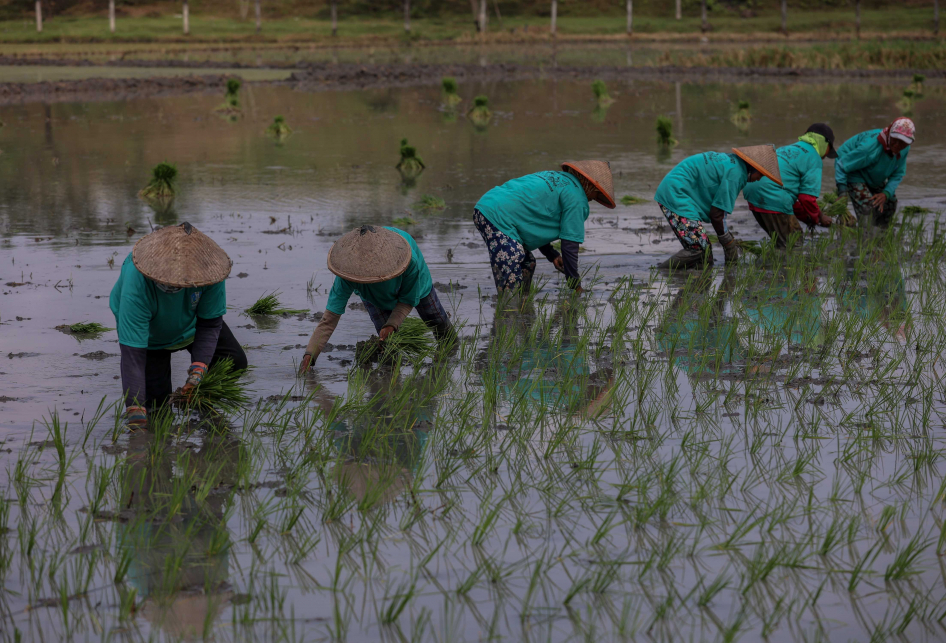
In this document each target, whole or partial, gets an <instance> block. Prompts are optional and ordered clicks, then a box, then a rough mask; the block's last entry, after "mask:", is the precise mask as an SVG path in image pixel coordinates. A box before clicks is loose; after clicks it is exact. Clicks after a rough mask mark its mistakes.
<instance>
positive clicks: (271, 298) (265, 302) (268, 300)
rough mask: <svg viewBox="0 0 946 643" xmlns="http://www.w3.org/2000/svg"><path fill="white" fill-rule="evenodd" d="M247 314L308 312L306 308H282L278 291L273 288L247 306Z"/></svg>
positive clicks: (295, 313) (297, 313) (299, 313)
mask: <svg viewBox="0 0 946 643" xmlns="http://www.w3.org/2000/svg"><path fill="white" fill-rule="evenodd" d="M243 312H245V313H246V314H247V315H301V314H303V313H307V312H309V309H308V308H304V309H302V308H283V307H282V305H281V304H280V303H279V291H278V290H274V291H273V292H271V293H269V294H268V295H263V296H262V297H260V298H259V299H257V300H256V303H255V304H253V305H252V306H250V307H249V308H247V309H246V310H245V311H243Z"/></svg>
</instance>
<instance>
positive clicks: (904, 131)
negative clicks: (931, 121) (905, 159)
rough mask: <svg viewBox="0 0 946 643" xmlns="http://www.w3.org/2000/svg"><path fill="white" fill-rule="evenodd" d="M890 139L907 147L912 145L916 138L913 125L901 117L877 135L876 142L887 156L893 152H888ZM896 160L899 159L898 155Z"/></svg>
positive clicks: (907, 119)
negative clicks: (882, 147) (901, 142)
mask: <svg viewBox="0 0 946 643" xmlns="http://www.w3.org/2000/svg"><path fill="white" fill-rule="evenodd" d="M891 138H895V139H898V140H901V141H903V142H904V143H906V144H907V145H912V144H913V140H914V139H915V138H916V125H914V124H913V121H911V120H910V119H909V118H904V117H901V118H898V119H897V120H895V121H894V122H893V123H891V124H890V125H888V126H887V127H886V129H884V131H882V132H881V133H880V134H878V135H877V140H878V141H880V144H881V145H883V146H884V151H885V152H887V154H893V152H891V151H890V139H891ZM897 158H900V154H897Z"/></svg>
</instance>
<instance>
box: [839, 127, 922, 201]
mask: <svg viewBox="0 0 946 643" xmlns="http://www.w3.org/2000/svg"><path fill="white" fill-rule="evenodd" d="M881 131H882V130H879V129H872V130H867V131H866V132H861V133H860V134H857V135H856V136H852V137H851V138H849V139H848V140H846V141H844V144H843V145H841V147H839V148H838V158H837V159H836V160H835V161H834V179H835V181H836V182H837V184H838V185H839V186H840V185H845V184H851V183H864V184H865V185H867V186H868V187H871V188H874V189H875V190H881V189H882V190H883V191H884V192H886V194H887V198H888V199H892V198H893V197H894V196H895V195H896V193H897V188H898V187H899V186H900V181H902V180H903V177H904V175H905V174H906V173H907V155H908V154H909V153H910V148H909V147H908V148H906V149H905V150H903V151H902V152H900V156H899V158H898V157H896V156H893V155H891V154H888V153H887V152H886V151H885V150H884V146H883V145H882V144H881V142H880V141H879V140H878V138H877V137H878V136H879V135H880V132H881Z"/></svg>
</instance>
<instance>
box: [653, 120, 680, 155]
mask: <svg viewBox="0 0 946 643" xmlns="http://www.w3.org/2000/svg"><path fill="white" fill-rule="evenodd" d="M657 142H658V143H659V144H660V145H661V146H663V147H673V146H674V145H676V144H677V139H675V138H674V137H673V121H671V120H670V118H669V117H667V116H658V117H657Z"/></svg>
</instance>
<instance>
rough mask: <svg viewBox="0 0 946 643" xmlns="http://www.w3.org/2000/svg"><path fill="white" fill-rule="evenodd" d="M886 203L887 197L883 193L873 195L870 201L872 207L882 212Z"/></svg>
mask: <svg viewBox="0 0 946 643" xmlns="http://www.w3.org/2000/svg"><path fill="white" fill-rule="evenodd" d="M886 203H887V195H886V194H885V193H884V192H881V193H880V194H875V195H874V196H873V197H871V199H870V204H871V205H872V206H874V207H875V208H877V209H878V210H883V209H884V205H886Z"/></svg>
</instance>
